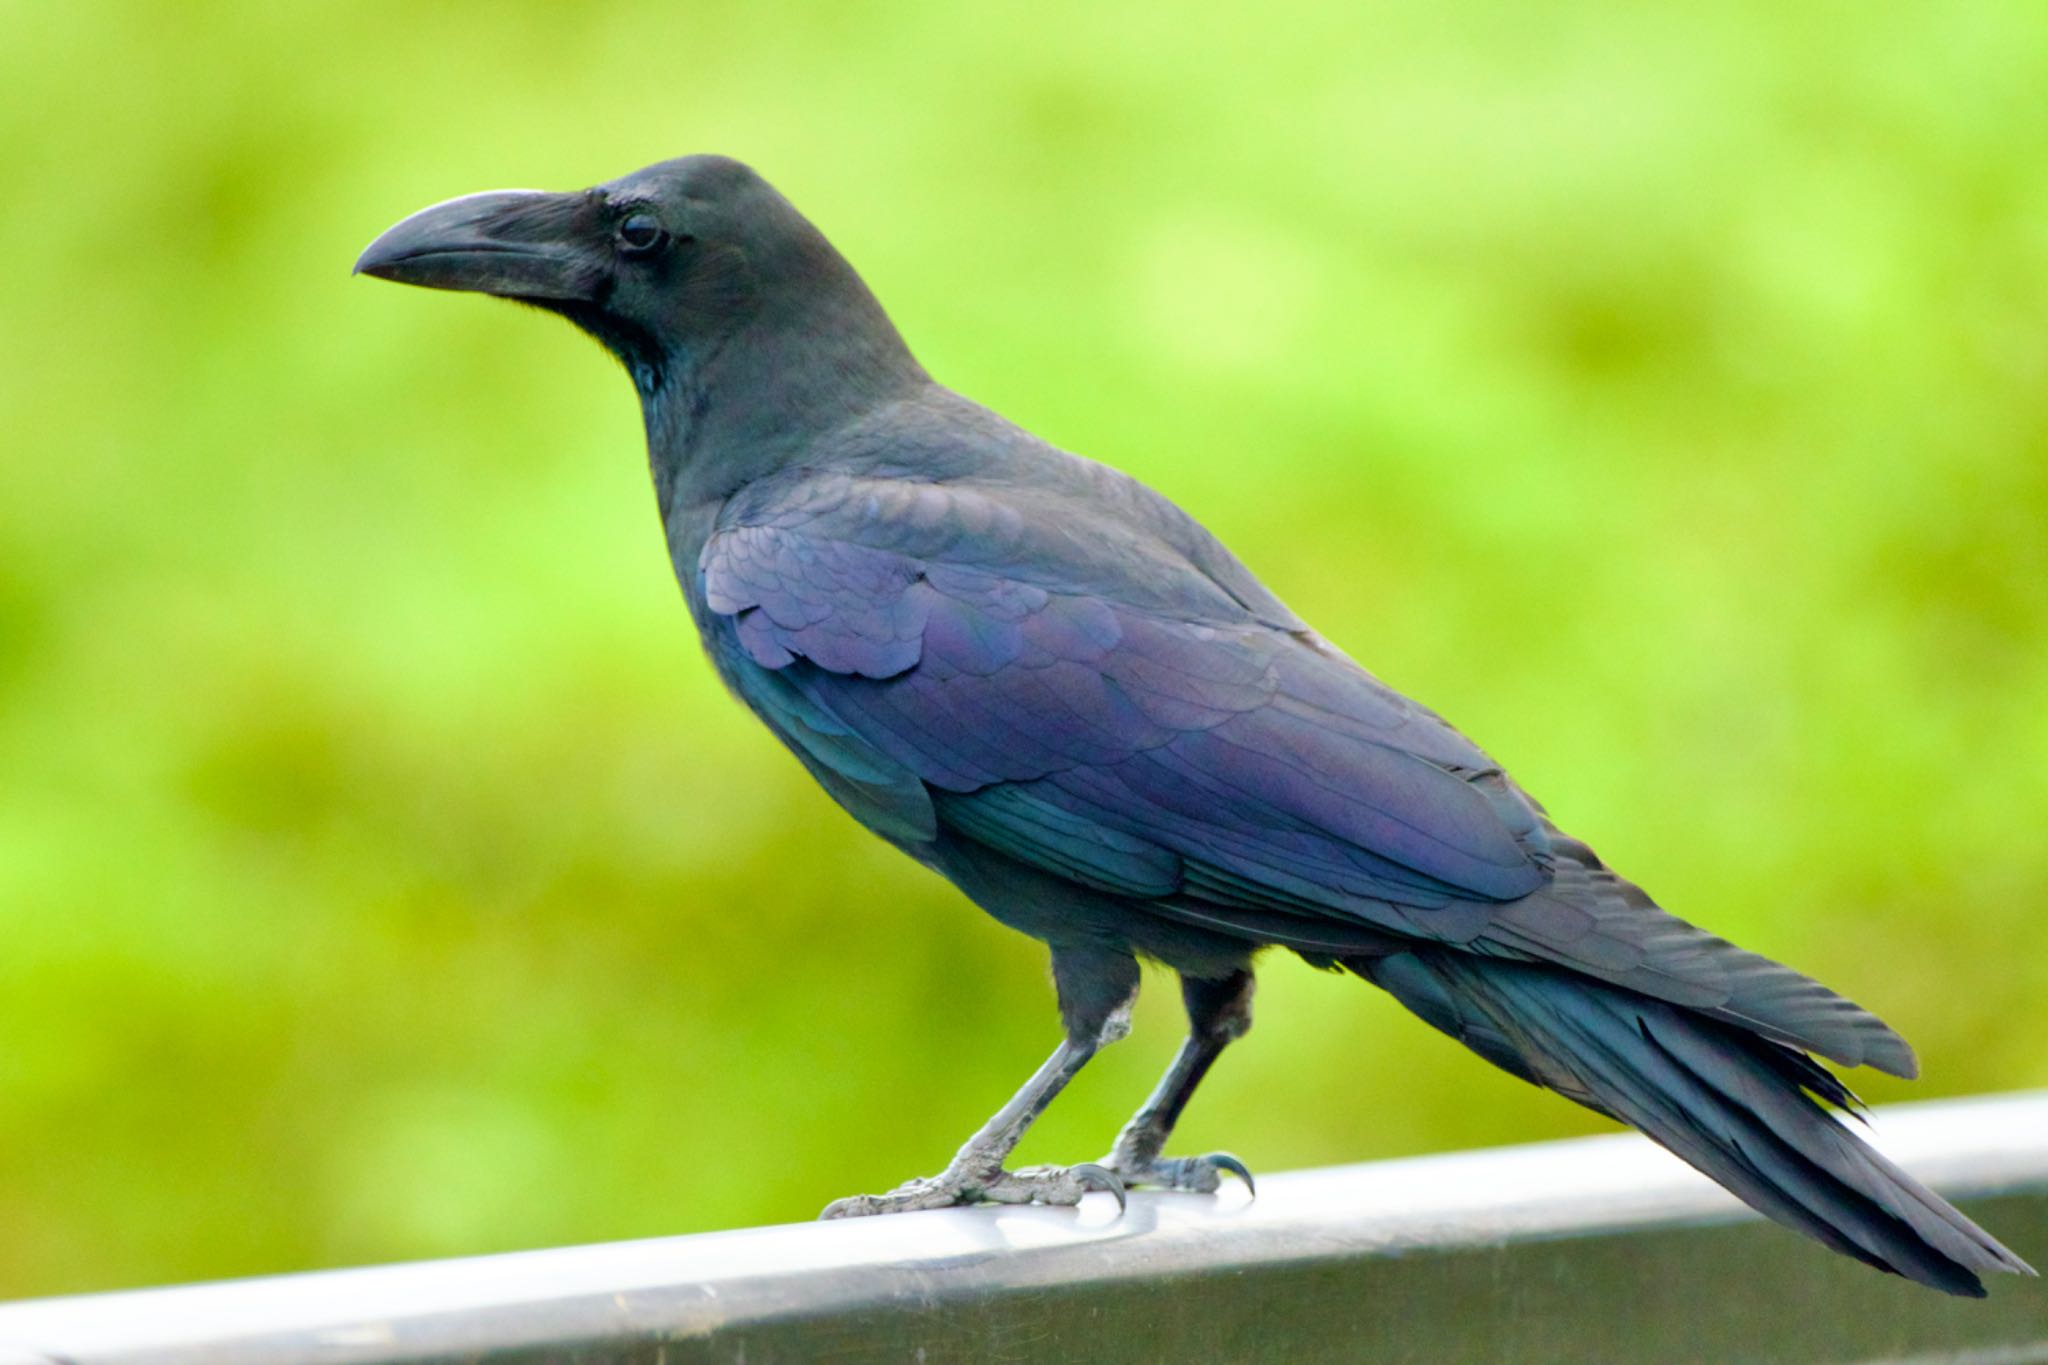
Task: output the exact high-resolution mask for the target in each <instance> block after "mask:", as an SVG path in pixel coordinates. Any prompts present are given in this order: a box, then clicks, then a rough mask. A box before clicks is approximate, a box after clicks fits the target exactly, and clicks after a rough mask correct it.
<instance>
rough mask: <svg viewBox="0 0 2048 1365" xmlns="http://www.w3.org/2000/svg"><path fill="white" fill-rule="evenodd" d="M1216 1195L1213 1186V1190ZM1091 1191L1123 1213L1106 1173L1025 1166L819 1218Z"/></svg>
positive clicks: (1058, 1199)
mask: <svg viewBox="0 0 2048 1365" xmlns="http://www.w3.org/2000/svg"><path fill="white" fill-rule="evenodd" d="M1211 1188H1212V1189H1213V1188H1214V1186H1213V1185H1212V1186H1211ZM1090 1190H1100V1191H1102V1192H1103V1193H1105V1194H1113V1195H1115V1196H1116V1207H1117V1212H1118V1213H1122V1212H1123V1208H1124V1182H1123V1181H1122V1180H1121V1179H1119V1178H1118V1177H1117V1175H1116V1173H1115V1172H1114V1171H1111V1170H1109V1169H1108V1168H1107V1167H1104V1166H1098V1165H1096V1164H1095V1163H1093V1162H1087V1163H1084V1164H1082V1165H1079V1166H1026V1167H1024V1168H1023V1169H1022V1170H1016V1171H1005V1170H1001V1169H996V1170H989V1171H955V1170H950V1169H949V1170H947V1171H946V1172H945V1173H944V1174H941V1175H934V1176H927V1177H924V1178H922V1179H919V1180H912V1181H908V1182H906V1183H904V1184H902V1185H898V1186H897V1187H896V1188H895V1189H893V1190H891V1191H889V1193H887V1194H856V1195H853V1196H851V1197H849V1198H846V1199H835V1200H833V1201H832V1202H831V1203H830V1204H828V1205H826V1206H825V1211H824V1212H823V1213H821V1214H819V1215H818V1216H819V1217H820V1218H865V1217H867V1216H868V1215H870V1214H876V1213H914V1212H916V1211H917V1210H919V1209H946V1208H951V1207H953V1206H954V1205H956V1204H1078V1203H1080V1202H1081V1196H1082V1195H1084V1194H1086V1193H1088V1192H1089V1191H1090Z"/></svg>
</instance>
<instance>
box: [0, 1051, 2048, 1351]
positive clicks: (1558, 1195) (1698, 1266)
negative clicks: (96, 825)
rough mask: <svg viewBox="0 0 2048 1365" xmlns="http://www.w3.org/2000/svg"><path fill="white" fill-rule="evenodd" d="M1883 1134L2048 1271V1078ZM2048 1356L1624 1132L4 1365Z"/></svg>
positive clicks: (128, 1309)
mask: <svg viewBox="0 0 2048 1365" xmlns="http://www.w3.org/2000/svg"><path fill="white" fill-rule="evenodd" d="M1872 1122H1873V1125H1874V1128H1875V1138H1876V1141H1877V1145H1879V1146H1880V1147H1882V1148H1884V1149H1885V1150H1886V1151H1888V1152H1889V1153H1890V1154H1891V1155H1893V1156H1894V1157H1895V1158H1897V1159H1899V1160H1900V1161H1901V1162H1902V1163H1903V1164H1904V1165H1905V1166H1906V1167H1908V1168H1909V1169H1910V1170H1912V1171H1913V1172H1914V1173H1915V1174H1917V1175H1919V1176H1920V1177H1921V1178H1922V1179H1924V1180H1926V1181H1927V1182H1928V1183H1930V1184H1931V1185H1933V1186H1934V1187H1935V1188H1936V1189H1937V1190H1939V1191H1941V1192H1942V1193H1943V1194H1945V1195H1947V1196H1948V1197H1949V1198H1951V1199H1953V1200H1955V1201H1956V1202H1958V1203H1960V1204H1961V1205H1962V1206H1963V1207H1964V1208H1965V1209H1967V1210H1968V1211H1969V1212H1970V1213H1971V1215H1972V1216H1973V1217H1975V1218H1977V1219H1978V1220H1979V1221H1980V1222H1982V1223H1984V1224H1985V1225H1986V1226H1987V1227H1989V1228H1990V1229H1991V1230H1992V1231H1993V1232H1994V1233H1995V1234H1996V1235H1997V1236H1998V1237H2000V1238H2001V1239H2002V1240H2004V1241H2006V1242H2007V1243H2008V1244H2009V1245H2011V1246H2012V1247H2013V1248H2014V1249H2015V1250H2016V1251H2018V1252H2019V1253H2020V1254H2021V1255H2022V1256H2025V1257H2028V1258H2029V1259H2031V1260H2033V1261H2034V1262H2035V1263H2036V1264H2042V1263H2044V1262H2048V1092H2038V1093H2031V1094H2021V1095H2006V1096H1996V1097H1989V1098H1982V1099H1972V1100H1961V1101H1949V1102H1941V1103H1929V1104H1915V1105H1900V1106H1895V1107H1891V1108H1887V1109H1883V1110H1880V1111H1878V1112H1877V1113H1876V1114H1874V1115H1873V1118H1872ZM480 1359H488V1360H490V1361H492V1362H512V1361H521V1362H524V1361H614V1360H616V1361H650V1362H667V1363H671V1365H681V1363H682V1362H686V1361H732V1362H746V1365H778V1363H779V1362H808V1361H818V1360H830V1361H833V1362H846V1363H853V1362H861V1363H864V1362H881V1361H890V1362H896V1361H917V1362H922V1363H923V1365H941V1362H946V1361H981V1360H991V1361H995V1360H1000V1361H1006V1362H1036V1361H1048V1362H1061V1363H1062V1365H1066V1363H1068V1362H1076V1363H1085V1362H1095V1361H1103V1362H1108V1361H1117V1362H1124V1361H1130V1362H1157V1361H1192V1362H1210V1361H1274V1362H1288V1363H1289V1365H1294V1363H1295V1362H1313V1361H1345V1362H1351V1361H1382V1360H1399V1361H1448V1360H1457V1361H1464V1360H1483V1361H1543V1360H1556V1361H1574V1362H1578V1361H1658V1362H1668V1361H1695V1360H1699V1361H1730V1360H1788V1361H1790V1360H1800V1361H1806V1360H1813V1361H1819V1360H1827V1361H1840V1360H1854V1361H1874V1360H1888V1361H1905V1360H1916V1361H1917V1360H1924V1361H1929V1362H1933V1361H1946V1362H1963V1361H1972V1362H1981V1363H1982V1365H1992V1363H1993V1362H1997V1363H1999V1365H2020V1363H2022V1362H2048V1288H2044V1286H2043V1284H2042V1282H2040V1281H2031V1280H2030V1281H2010V1280H2001V1282H2000V1283H1998V1284H1995V1285H1993V1286H1992V1296H1991V1299H1990V1300H1989V1301H1988V1302H1972V1301H1963V1300H1955V1299H1950V1298H1947V1297H1945V1296H1943V1295H1940V1294H1936V1293H1934V1292H1932V1291H1929V1290H1926V1289H1921V1288H1919V1287H1917V1286H1914V1285H1911V1284H1908V1283H1906V1282H1905V1281H1903V1280H1899V1279H1895V1278H1892V1277H1889V1276H1882V1275H1879V1274H1877V1273H1875V1272H1873V1271H1870V1270H1868V1269H1866V1268H1864V1267H1862V1266H1859V1265H1856V1264H1854V1263H1853V1262H1850V1261H1848V1260H1846V1259H1844V1258H1842V1257H1839V1256H1834V1255H1830V1254H1829V1253H1828V1252H1826V1251H1824V1250H1822V1249H1820V1248H1819V1247H1816V1246H1814V1245H1812V1244H1810V1243H1808V1242H1806V1241H1805V1240H1804V1239H1802V1238H1799V1237H1797V1236H1794V1235H1793V1234H1791V1233H1789V1232H1786V1231H1785V1230H1783V1229H1781V1228H1778V1227H1774V1226H1770V1225H1767V1224H1764V1223H1763V1222H1761V1221H1759V1220H1758V1219H1756V1218H1755V1217H1754V1216H1752V1215H1750V1214H1749V1213H1747V1211H1745V1210H1744V1209H1742V1207H1741V1206H1740V1205H1738V1204H1737V1203H1736V1202H1735V1201H1734V1200H1733V1199H1732V1198H1731V1197H1729V1196H1728V1195H1727V1194H1725V1193H1723V1192H1722V1191H1721V1190H1720V1189H1719V1188H1717V1187H1715V1186H1714V1185H1712V1184H1710V1183H1709V1182H1708V1181H1707V1180H1705V1179H1704V1178H1703V1177H1701V1176H1699V1175H1696V1174H1695V1173H1694V1172H1693V1171H1691V1170H1690V1169H1688V1168H1687V1167H1685V1166H1683V1165H1681V1164H1680V1163H1679V1162H1678V1161H1677V1160H1676V1159H1675V1158H1672V1157H1669V1156H1667V1155H1665V1154H1664V1153H1663V1152H1661V1151H1659V1150H1657V1149H1656V1148H1654V1147H1652V1146H1651V1145H1650V1144H1649V1143H1648V1142H1646V1141H1644V1140H1643V1139H1641V1138H1638V1137H1636V1136H1634V1135H1632V1134H1629V1135H1620V1136H1615V1137H1598V1138H1585V1139H1580V1140H1577V1141H1571V1142H1553V1143H1544V1144H1540V1145H1537V1146H1530V1147H1514V1148H1502V1149H1497V1150H1491V1151H1478V1152H1462V1153H1457V1154H1455V1155H1449V1156H1436V1157H1423V1158H1417V1159H1413V1160H1406V1161H1387V1162H1379V1163H1375V1164H1372V1165H1364V1166H1347V1167H1338V1168H1334V1169H1330V1170H1322V1171H1300V1172H1296V1173H1293V1174H1283V1175H1272V1176H1267V1177H1265V1178H1263V1179H1262V1180H1261V1181H1260V1184H1259V1197H1258V1199H1257V1200H1256V1201H1255V1202H1252V1201H1248V1200H1247V1198H1246V1196H1245V1194H1244V1191H1243V1190H1242V1188H1240V1187H1237V1186H1234V1185H1232V1186H1228V1187H1226V1191H1225V1192H1224V1193H1223V1194H1221V1195H1218V1196H1216V1197H1215V1198H1213V1199H1212V1198H1208V1197H1202V1196H1192V1195H1178V1194H1151V1193H1146V1192H1139V1193H1138V1194H1136V1195H1134V1196H1133V1197H1132V1200H1131V1206H1130V1211H1129V1212H1128V1213H1127V1214H1125V1215H1124V1216H1123V1217H1122V1218H1118V1217H1117V1216H1116V1206H1115V1204H1114V1203H1113V1202H1112V1201H1111V1200H1110V1199H1109V1197H1108V1196H1106V1195H1102V1196H1093V1195H1091V1196H1090V1197H1089V1199H1088V1201H1087V1202H1086V1203H1085V1204H1084V1205H1083V1206H1082V1207H1081V1208H1080V1209H1079V1210H1073V1209H1038V1208H1022V1209H1019V1208H1005V1209H989V1208H978V1209H954V1210H947V1211H944V1212H938V1213H921V1214H911V1215H906V1216H902V1217H895V1218H880V1219H868V1220H863V1221H858V1222H851V1223H832V1224H802V1225H795V1226H786V1227H770V1228H756V1229H749V1230H745V1231H739V1232H718V1233H707V1234H703V1235H700V1236H694V1237H669V1238H660V1239H655V1240H651V1241H642V1242H621V1243H616V1244H613V1245H609V1246H589V1247H567V1248H563V1249H560V1250H555V1251H534V1252H520V1253H516V1254H512V1255H505V1256H482V1257H475V1258H472V1259H466V1260H456V1261H438V1262H426V1263H421V1264H415V1265H395V1266H381V1267H376V1268H372V1269H365V1270H341V1271H326V1272H321V1273H318V1274H308V1275H288V1276H279V1277H277V1278H273V1279H262V1280H244V1281H236V1282H230V1283H224V1284H209V1285H195V1286H191V1287H188V1288H178V1289H151V1290H137V1291H133V1292H127V1293H119V1294H95V1295H86V1296H81V1297H77V1298H65V1299H45V1300H40V1301H35V1302H25V1303H16V1304H9V1305H0V1365H48V1363H49V1362H66V1363H67V1365H101V1363H102V1362H143V1361H149V1362H188V1361H190V1362H197V1361H205V1362H209V1365H211V1363H214V1362H218V1363H219V1365H258V1363H259V1362H260V1363H261V1365H273V1363H274V1365H283V1363H284V1362H292V1363H293V1365H297V1362H302V1361H320V1362H327V1361H333V1362H380V1363H381V1362H395V1361H408V1362H411V1361H436V1362H439V1361H472V1360H480Z"/></svg>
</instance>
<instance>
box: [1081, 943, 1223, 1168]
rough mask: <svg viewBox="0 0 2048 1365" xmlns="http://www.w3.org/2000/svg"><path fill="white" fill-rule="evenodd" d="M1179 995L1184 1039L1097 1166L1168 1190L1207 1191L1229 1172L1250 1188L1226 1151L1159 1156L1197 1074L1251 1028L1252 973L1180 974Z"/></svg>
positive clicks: (1199, 1076)
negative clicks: (1204, 977)
mask: <svg viewBox="0 0 2048 1365" xmlns="http://www.w3.org/2000/svg"><path fill="white" fill-rule="evenodd" d="M1181 997H1182V999H1184V1000H1185V1001H1186V1002H1187V1008H1188V1039H1187V1041H1186V1042H1185V1043H1182V1044H1181V1049H1180V1051H1179V1053H1177V1054H1176V1055H1175V1056H1174V1059H1173V1065H1171V1066H1169V1067H1167V1069H1166V1075H1165V1076H1163V1077H1161V1078H1160V1081H1159V1085H1158V1086H1157V1088H1155V1089H1154V1090H1153V1091H1152V1095H1151V1097H1150V1098H1149V1099H1147V1100H1146V1101H1145V1106H1144V1108H1142V1109H1140V1110H1139V1111H1138V1112H1137V1114H1136V1116H1135V1117H1133V1118H1132V1119H1131V1121H1130V1122H1129V1123H1127V1124H1125V1125H1124V1130H1123V1131H1122V1132H1121V1133H1119V1134H1117V1138H1116V1146H1115V1148H1113V1149H1112V1150H1111V1152H1110V1154H1109V1155H1108V1156H1107V1157H1105V1158H1104V1159H1103V1161H1102V1164H1103V1165H1104V1166H1106V1167H1108V1168H1109V1169H1110V1170H1111V1171H1112V1172H1114V1173H1115V1174H1116V1176H1117V1178H1118V1179H1120V1180H1122V1181H1123V1182H1124V1183H1125V1184H1127V1185H1161V1186H1164V1187H1166V1188H1167V1189H1173V1190H1194V1191H1196V1192H1198V1193H1202V1194H1208V1193H1210V1192H1212V1191H1214V1190H1215V1189H1216V1187H1217V1186H1218V1185H1219V1184H1221V1183H1222V1173H1223V1172H1225V1171H1229V1172H1230V1173H1231V1174H1233V1175H1235V1176H1236V1177H1237V1178H1238V1179H1240V1180H1242V1181H1244V1183H1245V1187H1246V1188H1247V1189H1249V1188H1251V1185H1252V1175H1251V1172H1250V1171H1248V1170H1246V1169H1245V1165H1244V1163H1243V1162H1242V1161H1239V1160H1238V1159H1237V1158H1236V1157H1234V1156H1232V1155H1230V1154H1229V1153H1228V1152H1211V1153H1209V1154H1208V1155H1207V1156H1183V1157H1162V1156H1161V1155H1160V1152H1161V1151H1163V1150H1164V1149H1165V1147H1166V1139H1167V1138H1168V1136H1170V1135H1171V1134H1172V1132H1173V1125H1174V1124H1175V1123H1176V1122H1178V1121H1179V1119H1180V1114H1181V1110H1183V1109H1185V1108H1187V1103H1188V1100H1189V1098H1190V1097H1191V1096H1193V1095H1194V1093H1195V1087H1196V1086H1197V1085H1200V1084H1201V1083H1202V1077H1203V1076H1205V1075H1207V1074H1208V1071H1209V1068H1210V1067H1211V1066H1212V1065H1214V1064H1215V1061H1216V1059H1217V1058H1218V1057H1220V1056H1221V1055H1223V1049H1224V1048H1226V1047H1228V1046H1229V1045H1230V1044H1231V1042H1232V1041H1234V1040H1236V1039H1238V1038H1242V1037H1243V1036H1244V1035H1245V1034H1246V1033H1247V1032H1248V1031H1249V1030H1250V1029H1251V1026H1252V974H1251V973H1250V972H1249V971H1246V970H1239V971H1236V972H1232V973H1231V974H1230V975H1229V976H1226V977H1221V978H1219V979H1216V980H1212V981H1204V980H1201V979H1199V978H1196V977H1187V976H1184V977H1182V978H1181Z"/></svg>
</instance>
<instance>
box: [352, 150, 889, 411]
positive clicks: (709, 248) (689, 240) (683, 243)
mask: <svg viewBox="0 0 2048 1365" xmlns="http://www.w3.org/2000/svg"><path fill="white" fill-rule="evenodd" d="M355 268H356V271H357V272H358V273H360V274H366V275H374V276H376V277H378V278H380V279H387V280H396V281H398V282H400V283H402V284H417V285H424V286H426V287H428V288H431V289H458V290H467V291H471V292H476V293H484V294H495V295H497V296H498V297H500V298H509V299H516V300H518V301H520V302H524V303H531V304H535V305H537V306H539V307H542V308H546V309H549V310H550V311H553V312H557V313H560V314H562V315H564V316H565V317H567V318H569V319H570V320H571V321H572V322H574V323H576V325H577V326H579V327H581V328H583V329H584V330H585V331H587V332H589V333H590V334H591V335H593V336H595V337H596V338H597V339H598V340H599V341H601V342H603V343H604V344H605V346H606V347H607V348H609V349H610V350H611V351H612V352H613V353H614V354H616V355H617V356H618V357H619V359H620V360H621V361H623V362H624V363H625V365H626V367H627V369H628V370H630V371H631V372H632V374H633V378H634V382H635V383H636V384H637V385H638V387H639V388H640V390H641V393H642V394H643V396H650V397H651V396H652V395H654V394H655V393H657V392H659V391H660V390H661V389H662V387H663V385H664V384H665V383H666V382H667V381H668V380H669V379H670V378H671V377H673V374H674V371H676V370H677V369H679V368H692V369H694V368H696V367H699V366H701V364H702V363H703V362H704V361H705V360H706V359H707V358H708V357H710V356H712V355H714V354H716V353H718V352H719V351H721V350H723V349H725V348H726V346H727V344H728V343H729V342H731V341H732V340H734V339H735V338H745V339H747V341H748V342H750V343H751V344H748V345H743V346H742V347H741V348H740V349H741V350H742V351H743V352H746V353H747V354H748V368H749V369H751V370H753V371H757V372H762V373H763V374H764V375H771V374H772V373H773V372H775V371H786V370H792V369H795V368H798V367H800V366H801V365H802V364H803V363H804V362H805V361H806V360H811V361H815V360H816V359H818V357H816V356H807V355H806V353H807V352H811V351H814V350H816V349H817V347H818V345H819V342H820V339H825V340H827V341H829V342H830V344H832V345H834V346H836V347H837V348H838V349H839V350H840V351H842V352H844V353H845V354H843V355H841V356H837V357H833V358H832V359H833V361H834V365H835V368H838V369H840V370H842V371H847V370H858V369H859V368H861V367H860V366H859V365H850V364H848V363H847V362H848V361H851V360H855V359H857V358H859V357H860V356H863V355H867V356H869V358H870V359H872V358H873V357H874V356H878V355H879V356H894V357H900V360H901V361H902V362H903V363H904V364H908V363H909V355H908V352H907V351H905V350H904V349H903V346H902V343H901V341H900V339H898V338H897V337H896V333H895V329H894V328H893V327H891V326H890V324H889V322H888V319H887V317H886V316H884V315H883V313H882V310H881V307H880V305H879V304H877V303H876V302H875V300H874V297H873V295H871V294H870V293H868V290H867V287H866V286H865V285H864V284H862V282H861V280H860V277H859V276H858V275H857V274H855V273H854V270H853V268H852V267H851V266H850V265H848V264H847V263H846V261H845V259H844V258H842V257H841V256H840V255H839V253H838V252H837V251H835V250H834V249H833V248H832V246H831V244H830V243H828V242H827V241H826V240H825V238H824V237H823V235H821V234H820V233H819V232H818V230H817V229H816V228H814V227H812V226H811V224H810V222H809V221H808V220H806V219H805V218H804V216H803V215H802V214H800V213H798V212H797V211H796V209H795V207H794V206H792V205H791V204H790V203H789V201H788V200H786V199H784V198H783V197H782V196H781V195H780V194H778V193H777V192H776V191H775V189H774V187H773V186H771V185H769V184H768V182H767V181H765V180H763V179H762V178H761V177H760V176H759V175H756V174H755V173H754V172H753V171H752V170H751V169H749V168H748V167H747V166H744V165H742V164H741V163H739V162H737V161H734V160H732V159H730V158H728V157H721V156H689V157H682V158H679V159H677V160H674V161H664V162H661V163H659V164H657V165H653V166H649V167H647V168H646V169H645V170H640V171H635V172H634V173H633V174H631V175H628V176H625V177H623V178H621V179H618V180H613V181H610V182H608V183H606V184H602V185H598V186H596V187H594V188H591V189H587V190H575V191H569V192H566V193H560V194H551V193H545V192H543V191H539V190H496V191H491V192H487V193H483V194H471V195H465V196H463V197H462V198H459V199H450V200H448V201H447V202H446V203H441V204H435V205H434V206H433V207H431V208H425V209H421V210H420V211H419V212H418V213H415V214H413V215H412V216H411V217H409V218H406V219H404V220H403V221H402V222H400V223H398V224H397V225H396V226H394V227H392V228H391V229H390V230H388V231H387V232H385V233H384V234H383V235H382V236H380V237H378V238H377V240H375V241H374V242H372V243H370V245H369V247H368V248H367V249H366V250H365V251H364V252H363V254H362V256H361V257H360V258H359V259H358V260H357V261H356V266H355ZM870 353H872V354H870ZM910 368H912V369H914V368H915V367H914V365H911V366H910Z"/></svg>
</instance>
